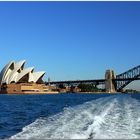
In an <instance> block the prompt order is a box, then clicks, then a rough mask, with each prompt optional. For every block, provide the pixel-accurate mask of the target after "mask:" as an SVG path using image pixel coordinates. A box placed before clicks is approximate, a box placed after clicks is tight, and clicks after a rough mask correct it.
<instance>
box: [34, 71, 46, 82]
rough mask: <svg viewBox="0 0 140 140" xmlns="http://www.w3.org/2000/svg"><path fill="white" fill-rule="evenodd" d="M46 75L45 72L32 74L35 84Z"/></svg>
mask: <svg viewBox="0 0 140 140" xmlns="http://www.w3.org/2000/svg"><path fill="white" fill-rule="evenodd" d="M44 74H45V71H40V72H34V73H32V75H33V79H34V83H36V82H37V81H38V80H39V79H40V78H41V77H42V76H43V75H44Z"/></svg>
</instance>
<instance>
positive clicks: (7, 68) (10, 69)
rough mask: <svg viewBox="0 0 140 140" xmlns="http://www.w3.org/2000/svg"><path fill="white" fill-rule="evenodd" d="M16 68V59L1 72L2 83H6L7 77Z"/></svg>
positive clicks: (0, 80) (0, 81)
mask: <svg viewBox="0 0 140 140" xmlns="http://www.w3.org/2000/svg"><path fill="white" fill-rule="evenodd" d="M13 68H14V61H10V62H9V63H8V64H7V65H6V66H5V67H4V68H3V69H2V71H1V73H0V83H1V84H2V83H5V82H6V79H7V77H9V74H10V73H11V71H12V69H13Z"/></svg>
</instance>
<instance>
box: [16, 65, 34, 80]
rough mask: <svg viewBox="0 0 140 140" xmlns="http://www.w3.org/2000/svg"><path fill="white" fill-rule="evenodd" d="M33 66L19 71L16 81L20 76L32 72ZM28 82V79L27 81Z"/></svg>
mask: <svg viewBox="0 0 140 140" xmlns="http://www.w3.org/2000/svg"><path fill="white" fill-rule="evenodd" d="M33 70H34V67H30V68H26V69H24V70H23V71H22V72H21V73H19V75H18V76H17V79H16V82H18V81H19V80H20V79H21V78H22V77H24V76H25V75H26V74H29V73H31V72H33ZM27 82H29V81H27Z"/></svg>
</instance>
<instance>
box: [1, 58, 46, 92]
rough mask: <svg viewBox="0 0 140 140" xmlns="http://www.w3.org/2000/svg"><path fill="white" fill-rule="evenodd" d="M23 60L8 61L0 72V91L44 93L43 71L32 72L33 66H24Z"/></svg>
mask: <svg viewBox="0 0 140 140" xmlns="http://www.w3.org/2000/svg"><path fill="white" fill-rule="evenodd" d="M25 62H26V61H25V60H23V61H19V62H17V63H15V62H14V61H11V62H9V63H8V64H7V65H6V66H5V67H4V68H3V69H2V71H1V73H0V89H1V90H0V91H1V93H10V94H12V93H19V94H21V93H46V92H47V91H48V88H47V86H46V85H45V84H44V82H43V80H42V77H43V76H44V74H45V72H44V71H40V72H34V67H29V68H24V65H25Z"/></svg>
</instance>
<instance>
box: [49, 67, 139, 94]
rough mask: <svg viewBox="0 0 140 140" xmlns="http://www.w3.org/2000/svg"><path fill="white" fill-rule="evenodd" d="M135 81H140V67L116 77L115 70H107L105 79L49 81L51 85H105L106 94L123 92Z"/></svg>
mask: <svg viewBox="0 0 140 140" xmlns="http://www.w3.org/2000/svg"><path fill="white" fill-rule="evenodd" d="M134 80H140V65H138V66H136V67H134V68H131V69H129V70H127V71H125V72H123V73H121V74H118V75H115V74H114V71H113V70H106V73H105V79H93V80H72V81H49V82H48V83H49V84H68V85H69V84H70V85H72V84H81V83H84V84H86V83H92V84H94V85H100V84H104V85H105V90H106V92H121V91H122V90H123V88H124V87H126V86H127V85H128V84H129V83H131V82H132V81H134Z"/></svg>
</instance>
